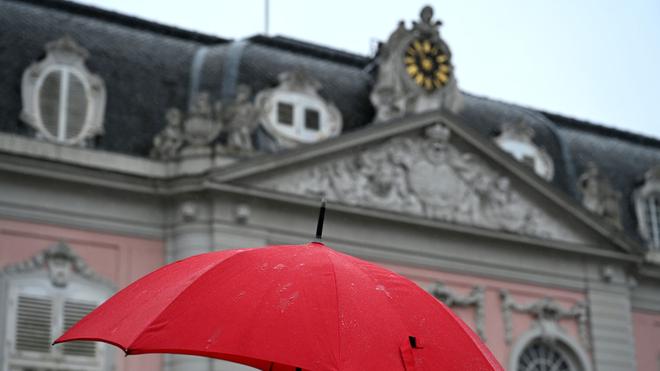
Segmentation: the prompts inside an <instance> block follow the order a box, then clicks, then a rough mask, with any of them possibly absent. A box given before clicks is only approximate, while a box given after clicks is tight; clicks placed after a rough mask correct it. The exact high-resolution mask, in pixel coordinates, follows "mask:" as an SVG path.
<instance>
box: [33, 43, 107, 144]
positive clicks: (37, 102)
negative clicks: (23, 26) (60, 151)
mask: <svg viewBox="0 0 660 371" xmlns="http://www.w3.org/2000/svg"><path fill="white" fill-rule="evenodd" d="M46 49H47V52H48V54H47V56H46V58H45V59H44V60H42V61H40V62H38V63H35V64H33V65H31V66H30V67H29V68H28V69H26V70H25V73H24V74H23V85H22V90H23V92H22V93H23V112H22V114H21V117H22V119H23V121H25V122H26V123H28V124H30V125H31V126H32V127H33V128H34V129H36V131H37V133H38V136H39V137H42V138H45V139H47V140H51V141H55V142H59V143H65V144H82V143H84V140H85V139H87V138H90V137H92V136H94V135H97V134H99V133H101V132H102V121H103V114H104V108H105V87H104V85H103V82H102V81H101V79H100V78H98V77H97V76H95V75H93V74H91V73H90V72H89V71H88V70H87V68H86V67H85V65H84V59H85V58H87V56H88V53H87V51H86V50H85V49H83V48H81V47H80V46H78V45H77V44H76V43H75V42H74V41H73V40H71V39H70V38H66V37H65V38H63V39H60V40H57V41H54V42H51V43H49V44H48V45H47V47H46Z"/></svg>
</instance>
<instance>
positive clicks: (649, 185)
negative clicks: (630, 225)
mask: <svg viewBox="0 0 660 371" xmlns="http://www.w3.org/2000/svg"><path fill="white" fill-rule="evenodd" d="M633 199H634V203H635V212H636V214H637V227H638V230H639V234H640V235H641V236H642V238H643V239H644V240H645V241H646V245H647V247H648V248H649V258H653V259H652V260H654V261H656V260H657V261H658V263H660V220H658V219H657V210H650V206H649V205H651V200H652V199H657V200H659V201H660V165H657V166H655V167H653V168H651V169H649V170H648V171H647V172H646V174H645V175H644V184H643V185H642V186H640V187H639V188H637V189H636V190H635V192H633ZM648 215H651V218H655V219H651V220H647V218H648ZM649 226H650V227H651V229H649Z"/></svg>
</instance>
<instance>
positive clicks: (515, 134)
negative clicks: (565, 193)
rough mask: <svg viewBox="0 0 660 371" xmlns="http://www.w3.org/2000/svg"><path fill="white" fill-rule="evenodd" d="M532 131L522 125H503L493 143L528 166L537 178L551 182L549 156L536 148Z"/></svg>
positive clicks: (552, 168)
mask: <svg viewBox="0 0 660 371" xmlns="http://www.w3.org/2000/svg"><path fill="white" fill-rule="evenodd" d="M533 137H534V131H533V130H532V128H530V127H528V126H526V125H524V124H522V123H521V124H518V125H510V124H507V125H504V126H503V128H502V133H501V134H500V135H499V136H498V137H496V138H495V143H496V144H497V145H498V146H499V147H500V148H502V149H503V150H504V151H505V152H508V153H509V154H510V155H511V156H513V158H515V159H516V160H518V161H520V162H522V163H523V164H525V165H527V166H529V167H530V168H531V169H532V170H533V171H534V172H535V173H536V174H537V175H538V176H540V177H541V178H543V179H545V180H552V177H553V175H554V166H553V163H552V159H551V158H550V156H549V155H548V154H547V153H546V152H545V150H543V149H542V148H539V147H537V146H536V145H535V144H534V142H532V138H533Z"/></svg>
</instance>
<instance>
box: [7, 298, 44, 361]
mask: <svg viewBox="0 0 660 371" xmlns="http://www.w3.org/2000/svg"><path fill="white" fill-rule="evenodd" d="M51 323H52V303H51V300H50V299H48V298H33V297H28V296H19V297H18V309H17V313H16V350H24V351H31V352H41V353H50V342H51V333H50V330H51Z"/></svg>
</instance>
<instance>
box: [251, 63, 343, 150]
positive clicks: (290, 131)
mask: <svg viewBox="0 0 660 371" xmlns="http://www.w3.org/2000/svg"><path fill="white" fill-rule="evenodd" d="M279 78H280V85H279V86H277V87H276V88H274V89H268V90H265V91H262V92H260V93H259V94H258V95H257V97H256V99H255V101H256V103H257V105H259V107H260V109H261V111H262V112H263V117H262V124H263V126H264V128H265V129H266V131H268V132H269V133H270V134H271V135H272V136H273V137H274V138H275V140H276V141H277V142H278V143H279V144H280V145H282V146H285V147H289V146H294V145H296V144H300V143H314V142H318V141H321V140H324V139H327V138H330V137H334V136H337V135H339V133H340V132H341V128H342V117H341V114H340V113H339V110H338V109H337V107H335V106H334V105H333V104H332V103H329V102H326V101H325V100H324V99H323V98H322V97H321V96H320V95H319V94H318V92H317V90H318V89H319V88H320V84H319V83H318V82H317V81H316V80H314V79H312V78H310V77H309V76H307V75H306V74H305V73H304V72H302V71H295V72H287V73H283V74H281V75H280V77H279Z"/></svg>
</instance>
